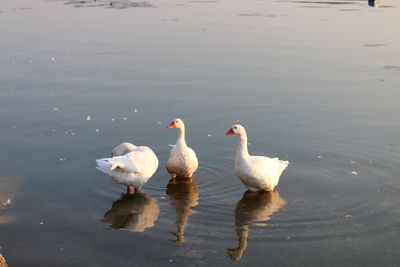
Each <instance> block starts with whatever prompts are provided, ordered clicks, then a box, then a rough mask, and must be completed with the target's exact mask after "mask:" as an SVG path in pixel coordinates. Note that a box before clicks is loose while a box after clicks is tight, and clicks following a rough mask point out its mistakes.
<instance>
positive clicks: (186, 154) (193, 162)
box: [166, 118, 199, 178]
mask: <svg viewBox="0 0 400 267" xmlns="http://www.w3.org/2000/svg"><path fill="white" fill-rule="evenodd" d="M167 128H169V129H178V139H177V141H176V144H175V146H174V147H173V148H172V149H171V152H170V154H169V159H168V161H167V166H166V167H167V171H168V172H169V173H170V174H171V175H172V177H173V178H175V177H192V175H193V173H194V172H195V171H196V170H197V168H198V167H199V162H198V160H197V156H196V153H195V152H194V150H193V149H191V148H190V147H188V146H187V144H186V140H185V124H184V123H183V121H182V120H181V119H178V118H176V119H174V120H173V121H171V122H170V123H169V125H168V126H167Z"/></svg>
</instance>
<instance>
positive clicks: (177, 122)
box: [167, 118, 185, 129]
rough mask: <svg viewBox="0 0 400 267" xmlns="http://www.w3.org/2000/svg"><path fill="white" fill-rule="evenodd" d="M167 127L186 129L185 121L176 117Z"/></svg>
mask: <svg viewBox="0 0 400 267" xmlns="http://www.w3.org/2000/svg"><path fill="white" fill-rule="evenodd" d="M167 128H169V129H184V128H185V124H184V123H183V121H182V120H181V119H179V118H176V119H174V120H173V121H171V122H170V123H169V124H168V126H167Z"/></svg>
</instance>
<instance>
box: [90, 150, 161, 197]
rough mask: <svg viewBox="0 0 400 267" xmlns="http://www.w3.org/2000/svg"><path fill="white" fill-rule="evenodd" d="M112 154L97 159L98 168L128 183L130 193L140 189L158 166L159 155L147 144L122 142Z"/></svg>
mask: <svg viewBox="0 0 400 267" xmlns="http://www.w3.org/2000/svg"><path fill="white" fill-rule="evenodd" d="M112 156H113V157H112V158H103V159H98V160H96V163H97V166H96V168H97V169H98V170H99V171H101V172H104V173H106V174H108V175H110V176H111V177H112V178H113V180H114V181H115V182H116V183H119V184H123V185H126V186H127V192H128V193H129V194H133V193H135V191H139V190H140V189H141V187H142V186H143V185H144V184H145V183H146V182H147V181H148V180H149V179H150V178H151V176H153V174H154V173H155V172H156V170H157V168H158V159H157V156H156V155H155V154H154V152H153V150H151V149H150V148H149V147H147V146H135V145H133V144H130V143H122V144H120V145H119V146H117V147H115V148H114V149H113V150H112Z"/></svg>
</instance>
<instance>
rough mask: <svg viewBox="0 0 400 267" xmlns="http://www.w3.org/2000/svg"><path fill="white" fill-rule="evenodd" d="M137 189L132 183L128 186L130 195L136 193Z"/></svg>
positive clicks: (127, 190)
mask: <svg viewBox="0 0 400 267" xmlns="http://www.w3.org/2000/svg"><path fill="white" fill-rule="evenodd" d="M135 191H136V190H135V188H134V187H133V186H131V185H128V186H127V187H126V193H127V194H129V195H133V194H135Z"/></svg>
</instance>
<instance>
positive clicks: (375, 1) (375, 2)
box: [368, 0, 381, 7]
mask: <svg viewBox="0 0 400 267" xmlns="http://www.w3.org/2000/svg"><path fill="white" fill-rule="evenodd" d="M380 2H381V1H380V0H368V5H369V6H370V7H379V3H380Z"/></svg>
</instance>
